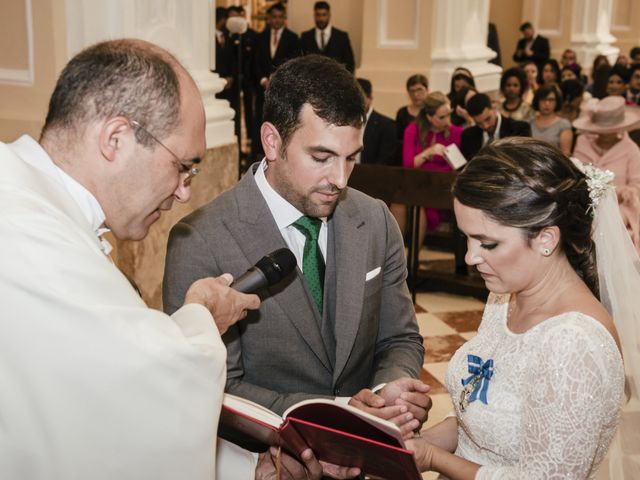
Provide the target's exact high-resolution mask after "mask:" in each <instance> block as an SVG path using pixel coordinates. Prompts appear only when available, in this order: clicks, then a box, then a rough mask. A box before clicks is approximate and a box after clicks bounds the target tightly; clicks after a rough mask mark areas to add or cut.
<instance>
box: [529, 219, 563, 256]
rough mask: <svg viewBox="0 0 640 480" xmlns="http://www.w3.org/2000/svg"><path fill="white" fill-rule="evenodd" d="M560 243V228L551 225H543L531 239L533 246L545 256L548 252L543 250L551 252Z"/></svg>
mask: <svg viewBox="0 0 640 480" xmlns="http://www.w3.org/2000/svg"><path fill="white" fill-rule="evenodd" d="M559 243H560V229H559V228H558V227H557V226H555V225H553V226H551V227H544V228H543V229H542V230H540V231H539V232H538V235H536V237H535V238H534V239H533V245H532V246H533V248H534V250H538V251H539V252H540V253H541V254H543V255H544V256H545V257H548V256H549V255H550V253H549V254H545V251H549V252H551V253H553V252H554V251H555V249H556V248H557V247H558V244H559Z"/></svg>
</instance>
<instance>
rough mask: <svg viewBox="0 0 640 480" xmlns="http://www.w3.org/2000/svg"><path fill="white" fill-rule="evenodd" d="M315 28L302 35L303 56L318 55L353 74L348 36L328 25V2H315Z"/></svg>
mask: <svg viewBox="0 0 640 480" xmlns="http://www.w3.org/2000/svg"><path fill="white" fill-rule="evenodd" d="M313 19H314V22H315V24H316V27H315V28H312V29H311V30H307V31H306V32H303V33H302V36H301V37H300V43H301V45H302V51H303V53H304V54H309V53H318V54H320V55H326V56H327V57H331V58H333V59H335V60H336V61H338V62H339V63H342V64H343V65H344V66H345V67H347V70H349V71H350V72H351V73H354V72H355V69H356V62H355V59H354V57H353V50H352V48H351V41H350V40H349V34H348V33H347V32H344V31H342V30H339V29H337V28H336V27H334V26H333V25H331V24H330V21H331V7H330V6H329V3H328V2H316V3H315V4H314V6H313Z"/></svg>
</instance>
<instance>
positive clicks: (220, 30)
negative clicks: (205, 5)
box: [213, 7, 236, 110]
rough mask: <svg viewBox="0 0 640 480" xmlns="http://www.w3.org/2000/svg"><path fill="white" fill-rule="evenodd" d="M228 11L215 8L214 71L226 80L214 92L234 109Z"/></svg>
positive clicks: (234, 67)
mask: <svg viewBox="0 0 640 480" xmlns="http://www.w3.org/2000/svg"><path fill="white" fill-rule="evenodd" d="M228 17H229V13H228V12H227V9H226V8H224V7H217V8H216V39H215V42H216V67H215V70H213V71H214V72H216V73H217V74H218V75H220V78H222V79H223V80H225V81H226V84H225V86H224V88H223V89H222V91H221V92H218V93H217V94H216V98H223V99H225V100H228V101H229V103H231V107H232V108H234V110H235V107H234V105H235V103H234V101H235V98H234V97H235V95H234V94H233V73H234V71H235V70H236V65H235V63H234V61H233V48H232V47H231V41H230V40H229V32H228V30H227V27H226V23H227V18H228Z"/></svg>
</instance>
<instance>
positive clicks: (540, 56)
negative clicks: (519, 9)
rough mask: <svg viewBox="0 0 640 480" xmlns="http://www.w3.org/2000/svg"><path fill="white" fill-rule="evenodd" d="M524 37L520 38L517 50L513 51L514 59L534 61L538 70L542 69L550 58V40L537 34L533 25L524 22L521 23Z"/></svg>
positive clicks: (516, 60)
mask: <svg viewBox="0 0 640 480" xmlns="http://www.w3.org/2000/svg"><path fill="white" fill-rule="evenodd" d="M520 31H521V32H522V38H521V39H520V40H518V45H517V46H516V51H515V52H514V53H513V61H514V62H519V63H525V62H534V63H535V64H536V65H537V66H538V71H539V72H541V71H542V64H543V63H544V62H546V61H547V60H549V56H550V55H551V48H550V47H549V40H548V39H547V38H545V37H543V36H542V35H536V32H535V30H534V29H533V25H531V23H530V22H524V23H523V24H522V25H520Z"/></svg>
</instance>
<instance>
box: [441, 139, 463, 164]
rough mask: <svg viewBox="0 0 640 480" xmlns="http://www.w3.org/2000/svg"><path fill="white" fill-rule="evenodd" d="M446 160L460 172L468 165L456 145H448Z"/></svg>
mask: <svg viewBox="0 0 640 480" xmlns="http://www.w3.org/2000/svg"><path fill="white" fill-rule="evenodd" d="M444 158H445V159H446V160H447V162H449V165H451V167H452V168H453V169H454V170H458V169H459V168H461V167H463V166H464V165H465V164H466V163H467V160H466V158H464V155H462V152H461V151H460V149H459V148H458V146H457V145H456V144H455V143H452V144H450V145H447V148H446V149H445V151H444Z"/></svg>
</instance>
